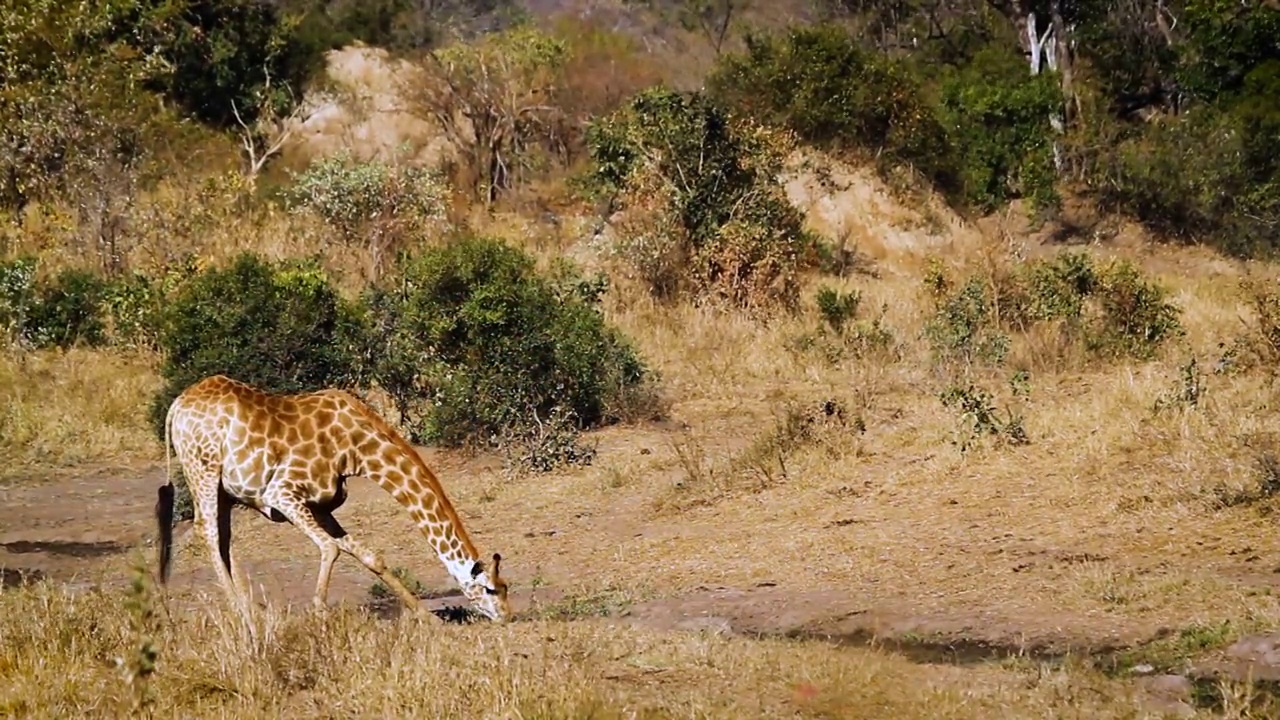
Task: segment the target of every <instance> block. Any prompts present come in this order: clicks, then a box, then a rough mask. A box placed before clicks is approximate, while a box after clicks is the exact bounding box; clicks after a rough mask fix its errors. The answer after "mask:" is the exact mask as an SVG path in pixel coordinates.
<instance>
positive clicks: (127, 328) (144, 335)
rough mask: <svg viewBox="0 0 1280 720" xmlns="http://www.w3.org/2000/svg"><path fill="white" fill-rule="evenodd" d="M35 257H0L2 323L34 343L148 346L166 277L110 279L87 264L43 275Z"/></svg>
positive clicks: (10, 336) (19, 339) (15, 338)
mask: <svg viewBox="0 0 1280 720" xmlns="http://www.w3.org/2000/svg"><path fill="white" fill-rule="evenodd" d="M38 270H39V263H38V262H37V260H36V259H35V258H32V257H18V258H15V259H12V260H8V261H5V262H0V327H2V328H3V337H4V338H5V339H6V340H7V341H8V342H11V343H18V344H22V345H27V346H30V347H38V348H48V347H60V348H68V347H71V346H73V345H81V344H83V345H89V346H91V347H99V346H106V345H111V346H115V347H147V346H151V345H152V344H153V343H154V339H155V337H156V334H157V331H158V327H159V325H158V323H159V309H160V307H161V303H162V301H161V294H160V289H161V287H162V283H158V282H154V281H152V280H150V279H149V278H147V277H145V276H142V275H137V274H135V275H133V276H129V277H121V278H116V279H106V278H104V277H102V276H101V275H99V274H97V273H93V272H89V271H86V270H83V269H77V268H66V269H63V270H61V271H60V272H58V273H56V274H54V275H52V276H46V277H42V276H40V275H39V272H38Z"/></svg>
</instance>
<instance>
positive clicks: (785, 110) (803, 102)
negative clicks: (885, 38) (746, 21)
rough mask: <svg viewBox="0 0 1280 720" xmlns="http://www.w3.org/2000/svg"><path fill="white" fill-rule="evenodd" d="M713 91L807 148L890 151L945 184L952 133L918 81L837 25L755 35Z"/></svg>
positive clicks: (721, 66) (724, 63) (715, 75)
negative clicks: (949, 134) (798, 139)
mask: <svg viewBox="0 0 1280 720" xmlns="http://www.w3.org/2000/svg"><path fill="white" fill-rule="evenodd" d="M745 41H746V51H745V52H744V53H742V54H740V55H727V56H724V57H723V58H722V59H721V60H720V62H719V63H718V64H717V66H716V68H715V70H714V71H713V72H712V74H711V77H710V78H708V81H707V85H708V88H709V92H710V93H711V94H712V97H714V98H715V99H716V100H717V101H719V102H721V103H723V104H724V105H726V106H728V107H733V108H735V109H738V110H741V111H742V112H744V113H746V114H748V115H750V116H752V117H755V118H757V119H759V120H761V121H763V122H768V123H771V124H775V125H779V126H784V127H787V128H790V129H791V130H792V131H794V132H795V133H796V134H797V135H799V136H800V137H801V138H803V139H804V140H806V141H808V142H811V143H815V144H819V145H823V146H828V147H838V146H840V145H847V146H854V147H863V148H870V149H874V150H877V151H883V152H884V153H885V154H886V155H888V156H889V157H891V158H894V159H897V160H900V161H906V162H910V163H913V164H915V165H916V166H918V167H919V168H920V169H921V170H922V171H923V172H924V173H925V174H926V175H928V176H930V177H933V178H934V179H936V180H938V181H940V183H942V184H946V180H947V178H946V177H945V175H946V174H947V172H948V169H947V168H946V167H945V164H944V163H945V159H946V158H945V152H939V151H940V150H941V149H942V148H943V147H945V145H946V133H945V131H944V129H943V127H942V125H941V123H940V122H939V121H938V118H937V117H936V113H935V109H934V108H933V107H931V106H930V105H929V103H928V102H927V101H926V99H925V97H924V95H923V94H922V89H921V87H920V84H919V82H918V79H917V78H916V77H915V76H913V75H912V74H911V73H910V72H908V71H907V69H906V68H905V67H904V66H903V65H902V64H901V63H898V62H894V61H892V60H889V59H888V58H887V57H885V56H883V55H880V54H878V53H875V52H873V51H869V50H867V49H865V48H863V47H862V46H861V45H860V43H859V40H858V38H857V37H856V36H854V35H853V34H851V33H850V32H849V31H848V30H845V29H843V28H841V27H839V26H838V25H830V24H828V25H819V26H813V27H799V28H792V29H790V30H789V31H788V33H787V34H786V36H785V37H768V36H763V37H762V36H758V35H748V36H747V37H746V39H745Z"/></svg>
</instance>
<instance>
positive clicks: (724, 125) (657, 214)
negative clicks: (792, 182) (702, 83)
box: [587, 87, 815, 307]
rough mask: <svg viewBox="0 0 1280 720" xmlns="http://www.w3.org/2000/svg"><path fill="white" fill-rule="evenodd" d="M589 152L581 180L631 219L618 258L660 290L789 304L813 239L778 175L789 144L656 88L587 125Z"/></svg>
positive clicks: (694, 97)
mask: <svg viewBox="0 0 1280 720" xmlns="http://www.w3.org/2000/svg"><path fill="white" fill-rule="evenodd" d="M587 146H588V149H589V152H590V154H591V159H592V161H593V168H592V174H591V178H590V180H589V183H588V184H589V185H590V186H592V187H593V188H595V189H596V190H597V191H603V192H614V193H617V194H618V198H617V199H619V200H620V202H619V203H618V204H620V205H621V206H622V208H623V209H624V210H625V211H626V212H627V214H628V216H629V219H628V221H627V223H626V225H625V226H624V227H622V228H620V232H619V235H620V237H619V239H618V242H617V244H616V245H615V246H614V248H613V251H614V252H615V253H616V254H617V255H618V256H619V257H621V259H622V260H623V261H624V262H625V263H626V264H627V265H629V266H630V267H631V269H632V270H634V271H635V272H636V274H637V275H638V276H639V277H640V278H641V279H642V280H643V281H644V282H645V283H646V284H647V285H648V286H649V288H650V290H651V291H653V292H654V293H655V294H656V295H659V296H672V295H675V294H678V293H681V292H683V291H686V290H690V291H692V292H693V294H695V295H697V296H700V297H717V298H721V299H723V300H726V301H728V302H729V303H731V304H734V305H738V306H745V307H764V306H767V305H770V304H775V303H780V304H783V305H792V304H793V303H794V302H795V300H796V297H797V291H798V283H797V273H798V271H799V269H800V267H801V262H802V260H803V258H805V257H806V256H807V254H808V253H807V251H808V250H809V249H810V248H812V246H813V245H814V243H815V240H814V239H813V238H812V237H810V235H809V234H808V233H806V232H805V231H804V229H803V227H802V218H801V216H800V213H799V212H798V211H797V210H796V209H795V208H794V207H793V206H792V205H791V204H790V203H789V202H788V200H787V197H786V194H785V192H784V191H783V189H782V187H781V185H780V184H779V183H778V180H777V177H778V175H779V173H780V172H781V170H782V167H783V161H784V159H785V157H786V154H787V152H788V151H789V150H790V148H791V147H792V145H791V141H790V138H789V137H787V136H786V135H785V134H782V133H779V132H776V131H771V130H769V129H768V128H766V127H764V126H761V125H758V124H755V123H752V122H749V121H741V120H738V119H735V118H732V117H730V115H729V114H728V113H727V112H725V111H724V110H723V109H721V108H720V107H719V106H717V105H716V104H715V103H713V102H712V101H711V100H710V99H708V98H707V97H706V96H705V95H702V94H699V93H681V92H676V91H673V90H670V89H668V88H664V87H656V88H651V89H649V90H645V91H643V92H641V93H640V94H638V95H637V96H636V97H635V98H633V99H632V101H631V102H630V103H629V104H628V105H627V106H626V107H624V108H622V109H621V110H619V111H617V112H615V113H613V114H611V115H610V116H608V117H606V118H604V119H603V120H601V121H600V122H598V123H595V124H593V125H592V126H591V127H590V129H589V130H588V133H587Z"/></svg>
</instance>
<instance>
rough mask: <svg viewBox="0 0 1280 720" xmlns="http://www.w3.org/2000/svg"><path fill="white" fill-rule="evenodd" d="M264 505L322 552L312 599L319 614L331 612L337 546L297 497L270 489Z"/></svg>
mask: <svg viewBox="0 0 1280 720" xmlns="http://www.w3.org/2000/svg"><path fill="white" fill-rule="evenodd" d="M263 501H264V502H266V503H267V504H268V505H269V506H270V507H271V508H273V509H275V510H276V511H277V512H279V513H280V514H281V515H283V516H284V517H285V519H287V520H288V521H289V523H290V524H291V525H293V526H294V527H296V528H298V529H299V530H301V531H302V532H303V533H304V534H305V535H306V536H307V537H309V538H311V542H313V543H315V544H316V547H317V548H319V550H320V568H319V572H318V573H317V575H316V590H315V595H314V596H312V598H311V604H312V605H313V606H314V607H315V608H316V609H317V610H319V611H322V612H323V611H325V610H326V609H327V608H328V599H329V579H330V578H331V577H332V575H333V566H334V563H336V562H337V560H338V555H340V554H341V550H340V549H339V547H338V544H337V542H335V541H334V539H333V538H332V537H330V536H329V535H328V534H327V533H326V532H325V530H324V528H322V527H321V526H320V523H319V522H317V521H316V518H315V516H314V515H313V513H312V511H311V510H310V508H308V507H307V505H306V503H305V502H304V501H302V500H300V499H298V498H297V497H294V496H292V495H288V494H285V493H284V492H279V491H275V490H274V488H271V489H268V490H267V492H266V493H264V494H263Z"/></svg>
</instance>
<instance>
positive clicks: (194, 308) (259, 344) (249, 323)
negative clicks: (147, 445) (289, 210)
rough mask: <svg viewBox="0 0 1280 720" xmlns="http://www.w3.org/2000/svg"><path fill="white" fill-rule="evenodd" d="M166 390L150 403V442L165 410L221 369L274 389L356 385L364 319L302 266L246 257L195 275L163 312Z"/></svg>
mask: <svg viewBox="0 0 1280 720" xmlns="http://www.w3.org/2000/svg"><path fill="white" fill-rule="evenodd" d="M163 317H164V323H163V330H162V333H161V336H160V346H161V349H162V351H163V352H164V361H163V363H162V365H161V368H160V374H161V376H162V377H163V378H164V379H165V381H166V382H165V385H164V387H163V388H162V389H161V390H160V392H159V393H158V394H157V395H156V397H155V398H154V400H153V402H152V406H151V420H152V424H153V428H154V429H155V431H156V434H157V437H163V435H164V417H165V414H166V413H167V412H168V410H169V404H170V403H171V402H172V401H173V399H174V398H175V397H177V396H178V394H180V393H181V392H182V391H183V389H185V388H186V387H187V386H189V385H191V384H192V383H194V382H196V381H198V380H200V379H201V378H203V377H205V376H208V375H213V374H218V373H224V374H227V375H230V376H232V377H235V378H237V379H239V380H242V381H244V382H249V383H253V384H255V385H259V386H261V387H262V388H264V389H266V390H269V391H274V392H300V391H305V390H315V389H319V388H323V387H330V386H339V387H351V386H355V385H356V384H357V383H358V382H359V380H360V379H361V378H362V375H361V370H362V368H363V367H364V365H362V363H361V356H360V350H361V349H362V348H363V340H362V331H363V327H364V326H363V325H362V316H361V314H360V312H359V308H358V307H357V306H355V305H353V304H351V303H349V302H347V301H345V300H344V299H343V298H341V297H340V296H339V295H338V293H337V291H336V290H335V289H334V288H333V286H332V285H331V284H330V283H329V281H328V279H327V278H326V277H325V275H324V273H323V272H322V271H321V270H319V269H318V268H317V267H316V266H315V265H314V264H312V263H308V262H296V261H295V262H284V263H279V264H274V265H273V264H270V263H268V262H266V261H265V260H263V259H261V258H260V257H258V256H257V255H254V254H251V253H244V254H241V255H240V256H238V257H237V258H236V259H235V260H234V262H232V263H231V264H230V265H229V266H227V267H225V268H211V269H207V270H204V271H202V272H200V273H198V274H196V275H195V276H194V277H192V278H191V279H189V280H187V281H186V282H185V283H184V284H183V285H182V286H180V287H179V288H178V289H177V291H176V292H175V294H174V297H173V298H172V299H171V300H170V301H169V302H168V306H167V308H166V310H165V312H164V316H163Z"/></svg>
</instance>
